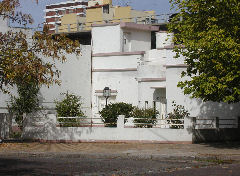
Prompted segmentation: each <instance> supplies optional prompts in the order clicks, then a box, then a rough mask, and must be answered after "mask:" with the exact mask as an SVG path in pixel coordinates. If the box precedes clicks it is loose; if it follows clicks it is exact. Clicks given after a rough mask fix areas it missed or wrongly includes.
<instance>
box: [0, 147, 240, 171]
mask: <svg viewBox="0 0 240 176" xmlns="http://www.w3.org/2000/svg"><path fill="white" fill-rule="evenodd" d="M239 150H240V144H239V143H231V144H139V143H136V144H134V143H132V144H124V143H79V144H41V143H4V144H0V175H86V176H88V175H90V176H91V175H97V176H98V175H106V176H108V175H110V176H118V175H160V176H161V175H164V176H165V175H169V176H195V175H196V176H206V175H210V176H239V175H240V151H239Z"/></svg>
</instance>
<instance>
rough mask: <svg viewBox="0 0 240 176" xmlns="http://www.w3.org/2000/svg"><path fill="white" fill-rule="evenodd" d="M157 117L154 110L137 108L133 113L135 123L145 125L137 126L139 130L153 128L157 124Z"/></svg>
mask: <svg viewBox="0 0 240 176" xmlns="http://www.w3.org/2000/svg"><path fill="white" fill-rule="evenodd" d="M156 116H157V112H156V110H155V109H153V108H148V109H140V108H137V107H136V108H134V110H133V112H132V117H133V118H135V120H134V123H145V124H135V127H137V128H152V126H153V125H154V124H156ZM137 118H140V119H137ZM142 118H143V119H142Z"/></svg>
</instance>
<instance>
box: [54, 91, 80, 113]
mask: <svg viewBox="0 0 240 176" xmlns="http://www.w3.org/2000/svg"><path fill="white" fill-rule="evenodd" d="M64 95H65V97H64V99H63V100H62V101H55V103H56V110H57V115H58V116H59V117H82V116H84V113H83V112H82V110H81V106H82V103H81V97H79V96H77V95H74V94H69V93H64Z"/></svg>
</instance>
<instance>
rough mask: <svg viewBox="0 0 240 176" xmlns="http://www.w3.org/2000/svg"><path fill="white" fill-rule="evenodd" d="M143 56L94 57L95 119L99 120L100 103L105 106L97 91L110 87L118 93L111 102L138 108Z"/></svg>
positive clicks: (93, 105)
mask: <svg viewBox="0 0 240 176" xmlns="http://www.w3.org/2000/svg"><path fill="white" fill-rule="evenodd" d="M141 57H142V56H141V55H121V56H104V57H93V59H92V62H93V73H92V107H93V117H94V118H99V115H98V111H99V101H103V103H104V104H105V101H104V98H103V97H102V93H96V91H99V90H103V89H104V87H109V88H110V89H111V90H114V91H117V93H113V97H112V98H110V99H109V101H110V102H111V101H112V102H125V103H131V104H133V105H134V106H137V104H138V103H137V102H138V98H137V80H136V76H137V71H136V70H137V66H138V64H139V59H140V58H141Z"/></svg>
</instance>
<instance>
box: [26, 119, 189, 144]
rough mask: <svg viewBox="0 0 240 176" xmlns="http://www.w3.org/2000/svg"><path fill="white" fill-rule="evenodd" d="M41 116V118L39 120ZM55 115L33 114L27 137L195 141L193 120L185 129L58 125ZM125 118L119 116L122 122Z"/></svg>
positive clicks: (67, 139)
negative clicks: (37, 116)
mask: <svg viewBox="0 0 240 176" xmlns="http://www.w3.org/2000/svg"><path fill="white" fill-rule="evenodd" d="M37 119H38V120H37ZM55 122H56V117H55V116H54V115H48V116H47V117H46V118H45V119H43V118H42V119H41V120H40V119H39V118H36V119H35V121H34V118H33V119H32V120H31V122H30V123H28V125H27V126H26V127H25V131H24V133H23V138H24V139H38V140H49V141H59V140H64V141H73V142H74V141H75V142H77V141H89V142H94V141H139V142H141V141H142V142H143V141H146V142H192V132H191V121H190V119H186V120H185V124H184V125H185V127H186V128H185V129H161V128H123V124H122V125H121V124H119V122H118V127H117V128H107V127H57V126H56V123H55ZM121 122H123V120H122V119H120V123H121Z"/></svg>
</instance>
